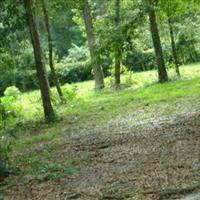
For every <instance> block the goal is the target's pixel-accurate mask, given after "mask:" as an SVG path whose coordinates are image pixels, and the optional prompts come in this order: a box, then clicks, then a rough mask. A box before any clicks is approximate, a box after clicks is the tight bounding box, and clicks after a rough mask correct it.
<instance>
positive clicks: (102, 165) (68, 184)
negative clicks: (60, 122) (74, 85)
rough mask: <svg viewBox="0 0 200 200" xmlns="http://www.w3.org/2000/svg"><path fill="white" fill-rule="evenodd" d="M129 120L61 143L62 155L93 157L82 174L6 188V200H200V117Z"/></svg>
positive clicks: (180, 116)
mask: <svg viewBox="0 0 200 200" xmlns="http://www.w3.org/2000/svg"><path fill="white" fill-rule="evenodd" d="M127 118H128V120H121V121H119V120H117V121H112V122H110V123H107V124H106V125H102V126H99V127H95V128H94V129H90V130H84V131H82V132H81V133H80V134H74V135H73V134H72V135H71V136H69V137H66V138H65V139H63V140H61V141H60V142H59V143H58V148H60V153H61V154H62V155H69V154H70V155H76V156H77V155H79V154H80V153H82V152H86V153H89V154H90V155H91V157H92V160H91V162H90V164H89V165H88V166H87V167H86V168H84V169H81V170H80V172H78V173H75V174H72V175H66V176H65V177H63V178H61V179H56V180H50V181H47V182H43V183H41V184H38V183H37V184H36V183H33V182H30V183H28V184H27V185H22V184H20V183H19V184H18V185H17V186H15V187H12V188H6V189H4V196H5V197H4V199H5V200H12V199H13V200H28V199H30V200H65V199H66V200H68V199H69V200H72V199H77V200H131V199H132V200H134V199H144V200H161V199H163V200H167V199H181V200H197V199H198V200H199V199H200V197H199V195H198V191H199V188H200V187H199V183H200V177H199V175H200V115H199V114H198V113H191V114H183V115H177V116H173V117H169V118H168V117H165V118H157V119H149V120H146V121H143V122H140V123H138V124H137V125H136V124H133V125H131V121H134V118H131V117H130V116H128V117H127ZM192 193H194V195H193V194H192ZM196 193H197V194H196ZM191 194H192V195H191ZM187 195H189V196H187Z"/></svg>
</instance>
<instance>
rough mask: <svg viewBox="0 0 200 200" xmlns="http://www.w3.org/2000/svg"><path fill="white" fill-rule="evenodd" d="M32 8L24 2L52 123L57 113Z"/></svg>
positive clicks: (46, 107) (47, 112) (42, 92)
mask: <svg viewBox="0 0 200 200" xmlns="http://www.w3.org/2000/svg"><path fill="white" fill-rule="evenodd" d="M32 6H33V5H32V1H31V0H24V8H25V11H26V17H27V25H28V27H29V31H30V36H31V41H32V45H33V50H34V56H35V63H36V69H37V77H38V80H39V85H40V91H41V95H42V102H43V108H44V114H45V118H46V120H47V121H52V120H54V118H55V113H54V110H53V107H52V105H51V98H50V88H49V82H48V77H47V72H46V68H45V64H44V59H43V52H42V48H41V45H40V40H39V34H38V30H37V27H36V23H35V19H34V16H33V11H32Z"/></svg>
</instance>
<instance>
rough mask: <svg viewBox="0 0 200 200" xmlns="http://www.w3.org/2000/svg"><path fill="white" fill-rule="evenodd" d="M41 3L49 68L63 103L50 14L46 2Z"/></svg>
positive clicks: (42, 0)
mask: <svg viewBox="0 0 200 200" xmlns="http://www.w3.org/2000/svg"><path fill="white" fill-rule="evenodd" d="M41 3H42V10H43V15H44V21H45V26H46V30H47V35H48V48H49V66H50V69H51V75H52V78H53V80H54V84H55V86H56V90H57V92H58V95H59V97H60V99H61V101H63V93H62V90H61V87H60V83H59V80H58V78H57V75H56V71H55V66H54V62H53V45H52V37H51V31H50V25H49V17H48V12H47V9H46V5H45V2H44V0H41Z"/></svg>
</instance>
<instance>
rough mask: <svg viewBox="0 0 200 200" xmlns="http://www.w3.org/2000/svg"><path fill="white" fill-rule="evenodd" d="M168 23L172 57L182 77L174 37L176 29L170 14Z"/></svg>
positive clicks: (178, 73)
mask: <svg viewBox="0 0 200 200" xmlns="http://www.w3.org/2000/svg"><path fill="white" fill-rule="evenodd" d="M168 25H169V32H170V39H171V48H172V57H173V60H174V64H175V70H176V74H177V76H178V77H180V71H179V62H178V56H177V52H176V44H175V39H174V30H173V25H172V21H171V18H170V16H168Z"/></svg>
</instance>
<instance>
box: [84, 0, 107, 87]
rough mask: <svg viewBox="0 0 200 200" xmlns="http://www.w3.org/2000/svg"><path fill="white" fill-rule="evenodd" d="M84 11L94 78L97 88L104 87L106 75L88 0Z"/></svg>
mask: <svg viewBox="0 0 200 200" xmlns="http://www.w3.org/2000/svg"><path fill="white" fill-rule="evenodd" d="M82 11H83V18H84V23H85V30H86V34H87V39H88V46H89V50H90V56H91V60H92V64H93V65H94V67H93V71H94V78H95V89H97V90H98V89H102V88H104V86H105V85H104V75H103V71H102V69H101V65H100V61H99V55H98V52H97V49H96V41H95V36H94V27H93V21H92V15H91V9H90V5H89V3H88V1H87V0H86V1H85V2H84V3H83V4H82Z"/></svg>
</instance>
